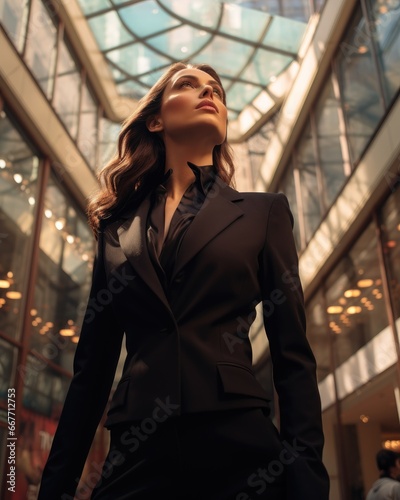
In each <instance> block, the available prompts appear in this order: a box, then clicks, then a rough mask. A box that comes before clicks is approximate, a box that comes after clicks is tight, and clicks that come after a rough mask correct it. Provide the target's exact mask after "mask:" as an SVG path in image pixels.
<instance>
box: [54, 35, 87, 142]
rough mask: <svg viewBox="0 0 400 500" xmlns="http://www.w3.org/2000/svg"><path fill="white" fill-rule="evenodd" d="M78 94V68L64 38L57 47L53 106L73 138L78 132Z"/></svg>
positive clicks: (79, 89)
mask: <svg viewBox="0 0 400 500" xmlns="http://www.w3.org/2000/svg"><path fill="white" fill-rule="evenodd" d="M80 96H81V75H80V70H79V68H78V66H77V64H76V63H75V60H74V58H73V56H72V54H71V51H70V50H69V47H68V45H67V42H66V40H65V39H64V40H63V41H62V42H61V43H60V48H59V55H58V63H57V76H56V86H55V93H54V99H53V106H54V109H55V110H56V112H57V114H58V116H59V118H60V119H61V120H62V121H63V122H64V125H65V126H66V127H67V129H68V131H69V133H70V134H71V137H73V138H74V139H76V136H77V132H78V118H79V107H80Z"/></svg>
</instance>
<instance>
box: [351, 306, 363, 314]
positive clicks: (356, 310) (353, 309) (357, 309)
mask: <svg viewBox="0 0 400 500" xmlns="http://www.w3.org/2000/svg"><path fill="white" fill-rule="evenodd" d="M361 311H362V308H361V307H360V306H350V307H348V308H347V312H348V314H360V312H361Z"/></svg>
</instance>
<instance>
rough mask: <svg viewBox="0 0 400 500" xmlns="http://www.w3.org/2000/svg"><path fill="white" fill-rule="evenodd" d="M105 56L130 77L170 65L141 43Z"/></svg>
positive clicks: (169, 61)
mask: <svg viewBox="0 0 400 500" xmlns="http://www.w3.org/2000/svg"><path fill="white" fill-rule="evenodd" d="M106 56H107V58H108V59H109V60H110V61H111V62H112V63H114V64H115V65H116V66H117V68H120V69H121V71H122V72H125V73H127V74H130V75H140V74H142V73H147V72H149V71H151V70H153V69H158V68H159V67H160V66H165V65H169V64H170V63H171V60H170V59H167V58H166V57H162V56H160V55H158V54H156V53H155V52H154V51H153V50H151V49H149V48H148V47H146V46H145V45H143V44H141V43H135V44H132V45H129V46H128V47H125V49H124V50H119V49H117V50H112V51H110V52H107V54H106Z"/></svg>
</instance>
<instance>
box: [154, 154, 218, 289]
mask: <svg viewBox="0 0 400 500" xmlns="http://www.w3.org/2000/svg"><path fill="white" fill-rule="evenodd" d="M188 165H189V167H190V168H191V169H192V171H193V173H194V175H195V180H194V182H193V183H192V184H190V186H189V187H188V188H187V189H186V191H185V193H184V194H183V196H182V199H181V201H180V202H179V205H178V207H177V209H176V210H175V212H174V214H173V216H172V219H171V223H170V226H169V229H168V232H167V234H166V235H165V237H164V224H165V202H166V198H167V189H166V187H165V185H166V184H167V182H168V180H169V178H170V176H171V175H173V170H172V169H170V170H169V171H168V172H166V174H165V176H164V178H163V180H162V182H161V183H160V184H159V185H158V186H157V187H156V189H155V190H154V191H153V193H152V197H151V207H150V210H149V215H148V219H147V245H148V249H149V253H150V255H151V258H152V261H153V264H154V266H155V268H156V270H157V274H158V276H159V278H160V281H161V283H162V284H163V286H164V289H165V290H167V288H168V285H169V280H170V278H171V275H172V271H173V268H174V264H175V261H176V259H177V258H178V253H179V248H180V246H181V243H182V239H183V237H184V235H185V233H186V231H187V229H188V227H189V225H190V223H191V222H192V220H193V219H194V218H195V216H196V214H197V212H198V211H199V210H200V208H201V206H202V205H203V203H204V200H205V198H206V196H207V193H208V192H209V190H210V189H211V187H212V185H213V183H214V179H215V177H216V169H215V168H214V166H213V165H207V166H204V167H198V166H196V165H194V164H193V163H190V162H188Z"/></svg>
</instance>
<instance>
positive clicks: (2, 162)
mask: <svg viewBox="0 0 400 500" xmlns="http://www.w3.org/2000/svg"><path fill="white" fill-rule="evenodd" d="M6 166H7V163H6V160H3V158H0V168H6Z"/></svg>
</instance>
